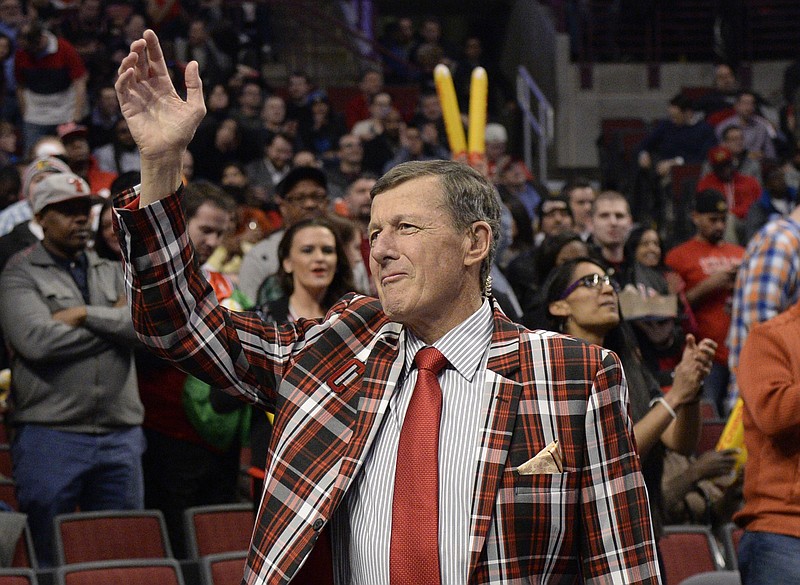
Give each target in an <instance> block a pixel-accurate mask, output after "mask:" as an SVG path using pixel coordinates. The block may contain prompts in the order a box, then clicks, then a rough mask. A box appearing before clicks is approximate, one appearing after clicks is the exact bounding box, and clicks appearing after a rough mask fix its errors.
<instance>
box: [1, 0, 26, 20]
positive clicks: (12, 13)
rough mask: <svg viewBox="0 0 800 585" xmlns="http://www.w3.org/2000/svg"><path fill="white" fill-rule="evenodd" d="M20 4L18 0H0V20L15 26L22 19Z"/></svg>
mask: <svg viewBox="0 0 800 585" xmlns="http://www.w3.org/2000/svg"><path fill="white" fill-rule="evenodd" d="M23 17H24V15H23V14H22V4H21V3H20V2H19V0H3V1H2V2H0V21H2V22H5V23H6V24H9V25H11V26H12V27H17V26H18V25H19V24H20V23H21V22H22V19H23Z"/></svg>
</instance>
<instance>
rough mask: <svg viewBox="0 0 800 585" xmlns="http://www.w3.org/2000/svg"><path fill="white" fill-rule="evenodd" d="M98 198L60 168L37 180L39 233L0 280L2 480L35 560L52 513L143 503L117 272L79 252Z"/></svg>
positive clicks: (46, 561)
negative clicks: (6, 352)
mask: <svg viewBox="0 0 800 585" xmlns="http://www.w3.org/2000/svg"><path fill="white" fill-rule="evenodd" d="M99 201H101V198H99V197H97V196H94V195H91V192H90V190H89V185H88V184H87V183H86V182H85V181H84V180H83V179H81V178H80V177H78V176H77V175H74V174H72V173H57V174H52V175H50V176H48V177H47V178H45V179H44V180H43V181H41V182H40V183H39V184H38V185H36V187H35V188H34V190H33V196H32V198H31V207H32V208H33V213H34V215H35V217H36V221H37V223H38V224H39V225H40V226H41V229H42V232H43V233H44V239H43V240H42V241H41V242H38V243H36V244H34V245H33V246H31V247H29V248H26V249H25V250H23V251H22V252H19V253H18V254H16V255H15V256H14V257H12V258H11V260H10V261H9V262H8V265H7V266H6V268H5V270H4V271H3V275H2V278H0V324H1V325H2V328H3V333H4V334H5V338H6V343H7V345H8V347H9V348H10V351H11V356H12V357H11V373H12V376H13V379H14V387H13V390H12V399H13V401H14V410H13V425H14V428H15V431H16V437H15V440H14V443H13V445H12V447H11V456H12V459H13V461H14V481H15V482H16V485H17V500H18V501H19V506H20V511H21V512H24V513H26V514H27V515H28V524H29V525H30V528H31V533H32V535H33V541H34V545H35V547H36V555H37V557H38V558H39V562H40V564H43V565H44V566H49V565H50V564H52V562H53V560H54V559H53V549H52V540H51V538H52V529H53V518H54V517H55V516H56V515H57V514H63V513H66V512H73V511H74V510H75V509H76V508H77V507H80V509H81V510H84V511H90V510H125V509H137V508H141V507H142V506H143V503H144V500H143V488H142V467H141V455H142V451H143V450H144V437H143V435H142V430H141V427H140V425H141V423H142V417H143V414H144V409H143V408H142V403H141V402H140V400H139V391H138V388H137V385H136V371H135V369H134V362H133V351H132V347H133V346H134V345H135V343H136V335H135V333H134V330H133V324H132V322H131V315H130V312H129V311H128V306H127V304H126V295H125V285H124V282H123V276H122V270H121V267H120V264H119V262H114V261H111V260H106V259H103V258H100V257H99V256H98V255H97V254H96V253H95V252H94V251H92V250H89V249H87V245H88V243H89V240H90V239H91V236H92V230H91V225H90V222H89V210H90V209H91V207H92V205H94V204H96V203H98V202H99Z"/></svg>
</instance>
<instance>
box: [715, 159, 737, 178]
mask: <svg viewBox="0 0 800 585" xmlns="http://www.w3.org/2000/svg"><path fill="white" fill-rule="evenodd" d="M711 170H712V171H714V174H715V175H717V177H719V180H720V181H723V182H728V181H730V180H731V179H733V162H732V161H725V162H722V163H717V164H715V165H711Z"/></svg>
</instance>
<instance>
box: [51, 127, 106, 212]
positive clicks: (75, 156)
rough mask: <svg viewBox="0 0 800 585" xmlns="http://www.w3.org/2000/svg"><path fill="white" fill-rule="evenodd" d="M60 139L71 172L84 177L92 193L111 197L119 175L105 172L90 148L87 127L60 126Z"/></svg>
mask: <svg viewBox="0 0 800 585" xmlns="http://www.w3.org/2000/svg"><path fill="white" fill-rule="evenodd" d="M57 130H58V137H59V138H60V139H61V142H63V143H64V150H65V151H66V153H65V154H64V158H65V160H66V161H67V164H68V165H69V168H70V170H71V171H72V172H73V173H75V174H76V175H78V176H79V177H83V179H84V180H86V182H87V183H89V186H91V188H92V191H94V192H95V193H99V194H101V195H102V196H103V197H108V196H109V195H111V184H112V183H113V182H114V179H116V178H117V173H112V172H108V171H104V170H103V169H101V168H100V165H99V164H98V163H97V159H96V158H95V156H94V155H93V154H92V151H91V148H90V147H89V132H88V130H87V128H86V126H82V125H80V124H76V123H75V122H67V123H66V124H61V125H59V126H58V129H57Z"/></svg>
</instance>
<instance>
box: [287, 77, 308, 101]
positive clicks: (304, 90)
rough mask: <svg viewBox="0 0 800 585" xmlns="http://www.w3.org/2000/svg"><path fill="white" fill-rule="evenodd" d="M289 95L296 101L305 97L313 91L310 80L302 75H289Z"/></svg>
mask: <svg viewBox="0 0 800 585" xmlns="http://www.w3.org/2000/svg"><path fill="white" fill-rule="evenodd" d="M287 91H288V93H289V97H291V98H292V99H293V100H295V101H299V100H302V99H304V98H305V97H306V96H307V95H308V93H309V92H310V91H311V85H310V84H309V83H308V80H307V79H306V78H305V77H303V76H302V75H292V76H290V77H289V86H288V88H287Z"/></svg>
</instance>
